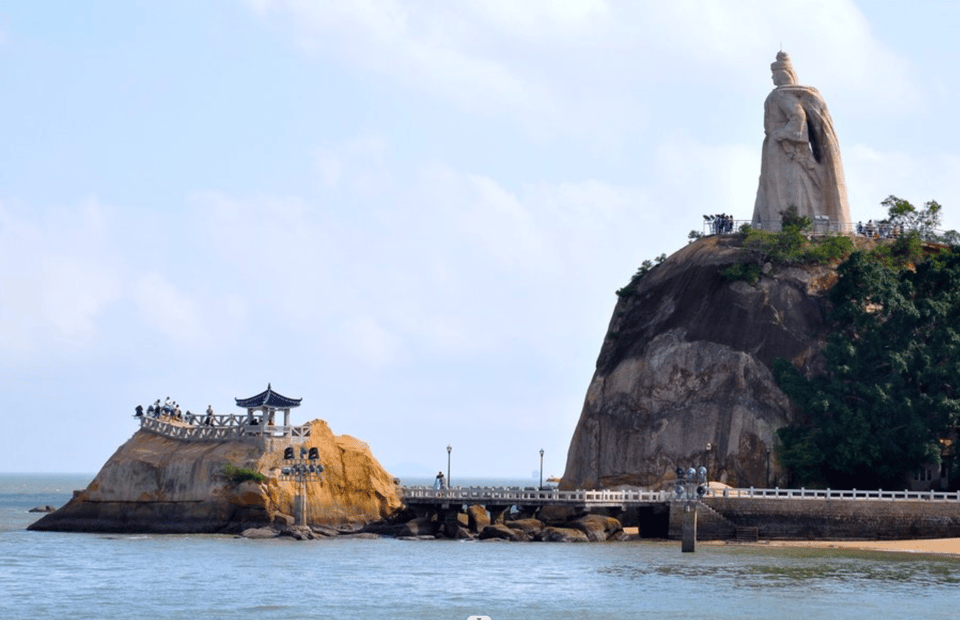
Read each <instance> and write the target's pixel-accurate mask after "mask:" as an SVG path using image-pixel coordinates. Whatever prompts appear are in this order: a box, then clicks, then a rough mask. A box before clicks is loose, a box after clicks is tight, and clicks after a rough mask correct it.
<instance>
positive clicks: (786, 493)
mask: <svg viewBox="0 0 960 620" xmlns="http://www.w3.org/2000/svg"><path fill="white" fill-rule="evenodd" d="M403 497H404V499H409V500H415V501H417V503H450V502H453V503H457V502H462V503H465V504H469V503H482V502H489V503H509V504H518V503H519V504H523V503H527V504H530V503H539V504H578V505H583V504H586V505H588V506H589V505H594V506H599V505H620V504H650V503H662V502H669V501H673V500H678V499H680V500H686V497H685V496H684V497H679V496H677V494H676V493H675V492H674V491H673V490H669V491H668V490H663V491H644V490H639V489H638V490H629V491H610V490H603V489H600V490H577V491H559V490H556V489H536V488H534V487H527V488H523V487H453V488H451V489H434V488H432V487H425V486H409V487H403ZM704 497H717V498H730V499H748V498H755V499H785V500H789V499H822V500H877V501H934V502H960V491H954V492H949V493H947V492H941V491H907V490H903V491H884V490H882V489H877V490H872V491H865V490H861V489H847V490H835V489H803V488H800V489H780V488H773V489H756V488H753V487H750V488H743V489H738V488H725V489H717V488H709V489H706V492H705V493H704Z"/></svg>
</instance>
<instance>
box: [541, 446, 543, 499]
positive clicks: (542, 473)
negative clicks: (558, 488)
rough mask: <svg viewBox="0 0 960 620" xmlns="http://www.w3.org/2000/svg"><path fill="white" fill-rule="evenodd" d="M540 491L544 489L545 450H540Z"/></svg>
mask: <svg viewBox="0 0 960 620" xmlns="http://www.w3.org/2000/svg"><path fill="white" fill-rule="evenodd" d="M540 489H541V490H542V489H543V448H540Z"/></svg>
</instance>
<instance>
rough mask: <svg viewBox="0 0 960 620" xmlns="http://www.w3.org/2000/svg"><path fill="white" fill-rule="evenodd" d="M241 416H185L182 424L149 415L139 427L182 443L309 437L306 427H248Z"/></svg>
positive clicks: (246, 419) (167, 418) (170, 419)
mask: <svg viewBox="0 0 960 620" xmlns="http://www.w3.org/2000/svg"><path fill="white" fill-rule="evenodd" d="M248 421H249V420H248V418H247V416H245V415H212V416H206V415H192V414H191V415H185V416H184V417H183V420H180V419H178V418H171V417H169V416H162V417H159V418H155V417H153V416H149V415H143V416H141V417H140V427H141V428H144V429H147V430H149V431H152V432H154V433H157V434H158V435H163V436H165V437H170V438H171V439H179V440H182V441H230V440H235V439H240V438H242V437H298V438H304V437H309V436H310V426H309V425H304V426H277V425H270V424H268V425H266V426H264V425H260V424H248V423H247V422H248Z"/></svg>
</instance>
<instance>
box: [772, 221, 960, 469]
mask: <svg viewBox="0 0 960 620" xmlns="http://www.w3.org/2000/svg"><path fill="white" fill-rule="evenodd" d="M911 237H913V241H915V240H916V239H915V236H914V235H905V236H904V237H902V239H900V240H898V241H897V243H895V244H893V245H892V246H888V247H889V248H892V249H891V250H890V251H888V252H887V254H886V256H884V254H883V253H868V252H854V253H853V254H851V255H850V257H849V258H848V259H847V260H846V261H845V262H844V263H842V264H841V265H840V266H839V267H838V275H839V281H838V283H837V284H836V286H835V287H834V288H833V289H832V290H831V293H830V298H831V301H832V302H833V304H834V310H833V312H832V314H831V316H830V318H831V320H832V321H833V322H834V323H835V331H834V332H833V333H832V334H831V335H830V337H829V338H828V340H827V344H826V346H825V348H824V350H823V355H824V358H825V360H826V363H827V373H826V374H825V375H823V376H819V377H814V378H811V379H808V378H805V377H804V376H803V375H801V374H800V372H798V371H797V370H796V369H795V368H794V367H793V366H791V365H790V364H789V363H788V362H786V361H785V360H777V362H776V363H775V364H774V373H775V375H776V377H777V380H778V383H779V384H780V386H781V388H782V389H783V391H784V392H785V393H786V394H787V395H788V396H789V397H790V398H791V399H792V400H793V401H794V402H795V403H796V404H797V405H799V407H800V408H801V410H802V419H801V420H800V421H799V422H798V423H796V424H794V425H792V426H789V427H786V428H783V429H781V430H780V431H779V435H780V439H781V441H782V446H781V450H780V453H779V457H780V460H781V463H783V464H784V465H785V466H786V467H787V468H788V469H789V470H790V472H791V474H792V476H793V478H794V480H793V482H794V483H796V484H817V483H819V484H823V485H830V486H834V487H860V488H865V487H883V486H886V487H887V488H899V487H900V486H901V485H902V484H903V482H904V480H905V478H906V476H908V475H909V474H910V473H912V472H914V471H916V470H917V469H919V468H920V467H921V466H922V465H924V464H925V463H930V462H939V458H940V454H941V440H942V439H945V438H949V437H952V436H953V435H954V434H955V432H956V428H957V425H958V423H960V252H957V251H956V250H944V251H942V252H940V253H939V254H936V255H931V256H929V257H928V258H926V259H922V258H920V259H919V262H914V261H916V260H917V256H916V255H915V251H916V249H917V248H915V247H913V242H912V241H911ZM898 245H899V248H898V247H897V246H898ZM898 257H899V259H900V260H895V259H897V258H898ZM908 267H909V268H908Z"/></svg>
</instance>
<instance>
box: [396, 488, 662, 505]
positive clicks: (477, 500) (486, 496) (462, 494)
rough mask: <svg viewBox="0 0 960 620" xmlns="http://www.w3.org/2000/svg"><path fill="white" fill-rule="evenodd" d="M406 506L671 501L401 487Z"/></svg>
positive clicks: (608, 494)
mask: <svg viewBox="0 0 960 620" xmlns="http://www.w3.org/2000/svg"><path fill="white" fill-rule="evenodd" d="M403 501H404V503H406V504H407V505H408V506H412V505H417V506H430V505H450V504H483V505H500V506H513V505H522V506H530V507H533V506H570V507H577V508H627V507H630V506H640V505H644V506H649V505H652V504H663V503H665V502H668V501H670V493H668V492H667V491H641V490H636V491H608V490H590V491H587V490H580V491H560V490H557V489H536V488H532V487H528V488H522V487H454V488H452V489H434V488H432V487H423V486H413V487H403Z"/></svg>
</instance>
